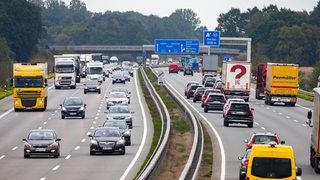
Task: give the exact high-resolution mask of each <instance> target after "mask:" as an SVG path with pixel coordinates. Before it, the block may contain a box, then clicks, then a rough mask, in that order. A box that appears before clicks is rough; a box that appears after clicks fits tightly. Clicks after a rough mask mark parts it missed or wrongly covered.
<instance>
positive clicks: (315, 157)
mask: <svg viewBox="0 0 320 180" xmlns="http://www.w3.org/2000/svg"><path fill="white" fill-rule="evenodd" d="M313 92H314V100H313V102H314V105H313V112H312V111H311V110H310V111H309V112H308V121H307V124H309V126H311V127H312V131H311V143H310V165H311V167H312V168H314V171H315V172H316V173H320V123H319V121H320V88H314V89H313ZM312 114H313V115H312ZM311 119H312V120H311Z"/></svg>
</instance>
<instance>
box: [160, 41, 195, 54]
mask: <svg viewBox="0 0 320 180" xmlns="http://www.w3.org/2000/svg"><path fill="white" fill-rule="evenodd" d="M199 45H200V42H199V40H194V39H190V40H188V39H186V40H184V39H156V40H155V43H154V52H155V53H157V54H161V53H162V54H199V49H200V48H199V47H200V46H199Z"/></svg>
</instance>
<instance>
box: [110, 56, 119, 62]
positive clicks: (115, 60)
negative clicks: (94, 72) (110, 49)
mask: <svg viewBox="0 0 320 180" xmlns="http://www.w3.org/2000/svg"><path fill="white" fill-rule="evenodd" d="M109 61H110V63H117V62H118V61H119V60H118V58H117V56H111V58H110V59H109Z"/></svg>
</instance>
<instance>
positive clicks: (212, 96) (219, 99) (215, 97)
mask: <svg viewBox="0 0 320 180" xmlns="http://www.w3.org/2000/svg"><path fill="white" fill-rule="evenodd" d="M209 99H211V100H212V101H221V100H224V99H225V98H224V97H223V96H220V95H211V96H209Z"/></svg>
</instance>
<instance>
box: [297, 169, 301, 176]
mask: <svg viewBox="0 0 320 180" xmlns="http://www.w3.org/2000/svg"><path fill="white" fill-rule="evenodd" d="M301 175H302V169H301V168H299V167H298V168H297V170H296V176H301Z"/></svg>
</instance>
